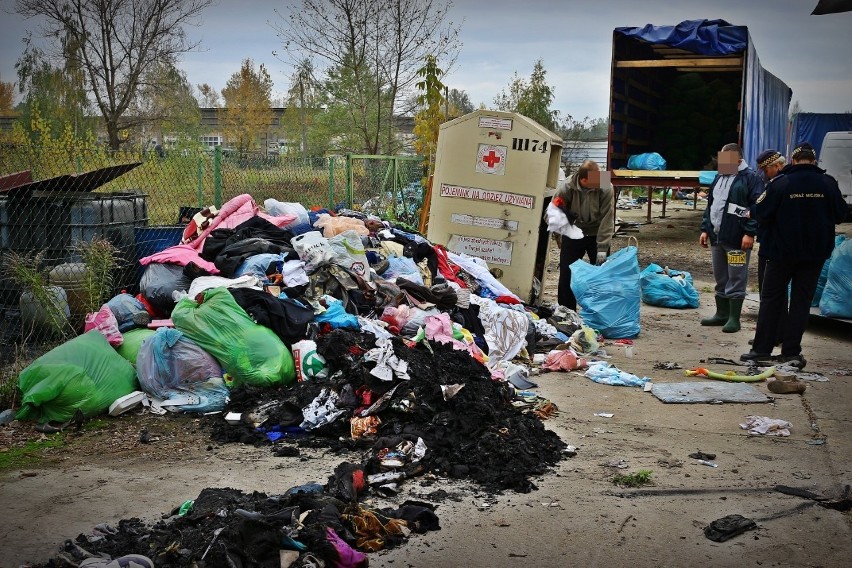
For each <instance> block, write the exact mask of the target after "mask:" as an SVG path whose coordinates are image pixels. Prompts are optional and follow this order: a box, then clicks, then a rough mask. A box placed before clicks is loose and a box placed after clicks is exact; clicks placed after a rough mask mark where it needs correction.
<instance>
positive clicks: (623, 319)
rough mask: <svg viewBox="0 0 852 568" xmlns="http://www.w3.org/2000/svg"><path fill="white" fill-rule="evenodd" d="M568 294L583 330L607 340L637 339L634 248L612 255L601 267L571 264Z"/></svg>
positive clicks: (638, 293) (637, 291)
mask: <svg viewBox="0 0 852 568" xmlns="http://www.w3.org/2000/svg"><path fill="white" fill-rule="evenodd" d="M571 290H573V291H574V296H575V297H576V298H577V304H578V305H579V306H580V317H582V318H583V322H584V323H585V324H586V326H588V327H591V328H592V329H595V330H597V331H598V332H600V333H601V334H603V336H604V337H605V338H607V339H624V338H629V337H636V336H637V335H639V307H640V304H641V301H640V300H641V297H642V291H641V286H640V284H639V259H638V256H637V249H636V247H633V246H630V247H625V248H623V249H621V250H620V251H618V252H616V253H614V254H613V255H612V256H610V257H609V259H608V260H607V261H606V262H605V263H603V264H602V265H600V266H595V265H594V264H589V263H588V262H585V261H584V260H578V261H576V262H574V263H573V264H571Z"/></svg>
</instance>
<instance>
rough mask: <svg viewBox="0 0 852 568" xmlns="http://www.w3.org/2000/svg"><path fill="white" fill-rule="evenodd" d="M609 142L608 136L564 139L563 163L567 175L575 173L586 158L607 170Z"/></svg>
mask: <svg viewBox="0 0 852 568" xmlns="http://www.w3.org/2000/svg"><path fill="white" fill-rule="evenodd" d="M607 144H608V141H607V139H606V138H593V139H590V140H563V142H562V165H563V166H564V167H565V175H567V176H570V175H571V174H573V173H574V172H575V171H577V168H579V167H580V164H582V163H583V162H584V161H586V160H594V161H595V162H597V163H598V165H599V166H600V167H601V169H602V170H605V169H606V151H607Z"/></svg>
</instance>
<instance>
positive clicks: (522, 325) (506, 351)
mask: <svg viewBox="0 0 852 568" xmlns="http://www.w3.org/2000/svg"><path fill="white" fill-rule="evenodd" d="M470 302H471V303H472V304H476V305H478V306H479V319H480V321H481V322H482V327H483V328H485V342H486V343H488V366H489V367H492V368H493V367H494V365H496V364H497V362H498V361H502V360H506V361H511V360H512V359H514V358H515V356H516V355H517V354H518V353H520V352H521V349H523V348H524V347H525V346H526V344H527V331H528V330H529V322H528V320H527V316H526V314H524V313H521V312H516V311H514V310H507V309H506V308H503V307H501V306H499V305H498V304H497V302H495V301H494V300H490V299H488V298H481V297H479V296H476V295H471V297H470Z"/></svg>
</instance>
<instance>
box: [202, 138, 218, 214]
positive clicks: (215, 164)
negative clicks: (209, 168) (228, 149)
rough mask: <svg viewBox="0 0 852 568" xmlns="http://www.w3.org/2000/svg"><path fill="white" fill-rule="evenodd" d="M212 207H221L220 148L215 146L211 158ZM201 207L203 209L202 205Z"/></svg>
mask: <svg viewBox="0 0 852 568" xmlns="http://www.w3.org/2000/svg"><path fill="white" fill-rule="evenodd" d="M213 205H215V206H216V207H217V208H220V207H222V147H221V146H216V153H215V155H214V157H213ZM202 207H204V206H203V205H202Z"/></svg>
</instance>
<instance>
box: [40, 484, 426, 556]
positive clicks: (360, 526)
mask: <svg viewBox="0 0 852 568" xmlns="http://www.w3.org/2000/svg"><path fill="white" fill-rule="evenodd" d="M316 489H317V488H316V487H311V486H304V487H294V488H292V489H290V490H289V491H288V492H287V494H285V495H266V494H265V493H258V492H253V493H244V492H242V491H238V490H236V489H230V488H220V489H212V488H208V489H204V490H202V491H201V493H200V494H199V495H198V497H197V498H196V499H195V500H194V502H193V503H192V506H191V508H189V509H188V511H186V512H185V514H184V515H181V514H179V509H175V510H173V511H172V512H171V513H170V514H168V515H166V517H165V518H164V519H163V520H161V521H159V522H156V523H154V524H152V525H147V524H145V523H144V522H143V521H141V520H139V519H137V518H133V519H125V520H122V521H120V522H119V523H118V526H117V527H115V528H112V527H110V529H109V530H105V531H101V534H99V535H97V536H86V535H82V534H81V535H79V536H78V537H77V538H76V539H75V540H74V541H66V543H65V545H64V546H63V551H62V552H61V553H60V554H59V555H58V556H57V557H56V558H54V559H51V560H50V561H49V562H47V563H46V564H44V565H43V566H49V567H54V566H68V565H77V564H79V562H80V561H81V560H83V559H84V558H86V557H88V556H94V555H97V556H103V555H107V556H110V557H111V558H118V557H121V556H124V555H127V554H141V555H143V556H146V557H148V558H150V559H151V560H152V561H153V562H154V565H155V566H157V567H158V568H177V567H187V566H197V567H207V568H213V567H220V566H221V567H232V566H240V567H245V568H252V567H272V566H276V567H277V566H279V565H280V559H279V551H280V550H294V551H296V552H297V553H298V554H299V560H297V561H296V563H294V564H293V566H304V565H307V562H308V560H309V559H310V557H311V556H313V557H315V558H319V559H321V560H323V561H324V562H326V565H329V566H337V565H346V566H356V565H359V564H357V563H356V562H352V561H353V560H355V561H357V559H358V558H359V557H363V556H364V554H363V553H361V552H358V551H357V550H355V548H354V547H355V546H356V545H360V547H361V548H365V549H367V550H381V549H384V548H393V547H394V546H397V545H399V544H402V543H403V542H405V540H406V539H407V536H406V535H407V534H408V531H407V530H402V528H401V527H405V528H406V529H408V530H410V531H412V532H421V533H422V532H427V531H431V530H440V528H441V527H440V523H439V521H438V517H437V515H436V514H435V512H434V510H435V507H434V506H433V505H431V504H430V503H425V502H419V501H406V502H404V503H402V504H401V505H400V506H399V507H398V508H396V509H371V508H368V507H365V506H364V505H361V504H358V503H355V502H348V503H347V502H344V501H341V500H339V499H337V498H335V497H334V496H332V495H330V494H328V493H326V492H324V491H322V490H321V488H320V490H319V491H317V490H316ZM329 530H331V531H333V533H334V536H330V534H331V533H330V532H329ZM344 560H345V561H346V562H343V561H344ZM363 565H366V562H365V563H364V564H363Z"/></svg>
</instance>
